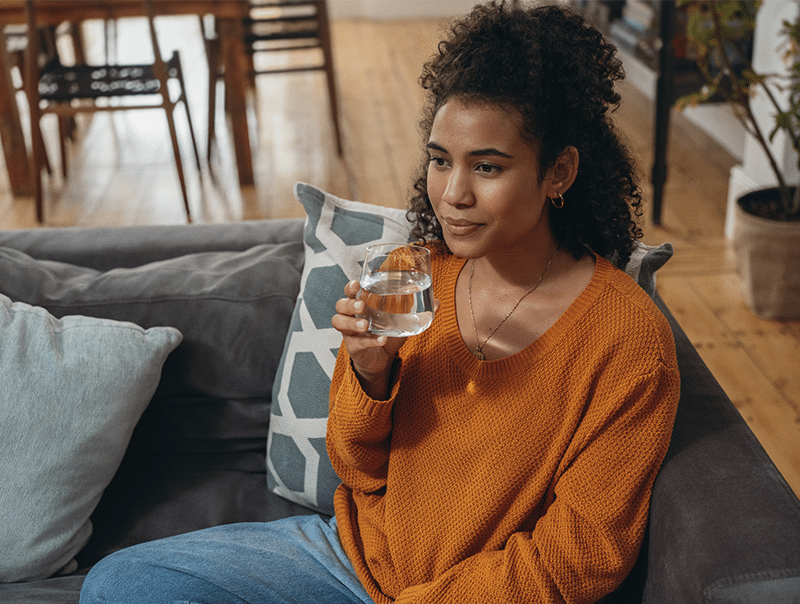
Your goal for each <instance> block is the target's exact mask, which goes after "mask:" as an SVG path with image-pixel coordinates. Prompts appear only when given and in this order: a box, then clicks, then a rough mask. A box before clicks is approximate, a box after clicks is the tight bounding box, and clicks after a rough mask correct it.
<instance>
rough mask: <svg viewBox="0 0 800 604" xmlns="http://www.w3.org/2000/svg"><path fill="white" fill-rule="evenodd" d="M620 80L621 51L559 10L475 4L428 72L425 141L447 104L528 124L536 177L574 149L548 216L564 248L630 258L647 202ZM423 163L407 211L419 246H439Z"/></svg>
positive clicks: (499, 2)
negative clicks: (624, 137)
mask: <svg viewBox="0 0 800 604" xmlns="http://www.w3.org/2000/svg"><path fill="white" fill-rule="evenodd" d="M623 77H624V72H623V69H622V64H621V62H620V61H619V59H618V58H617V57H616V48H615V47H614V46H613V45H612V44H610V43H608V42H607V41H606V40H605V39H604V38H603V36H602V34H600V32H599V31H597V30H596V29H595V28H594V27H592V26H590V25H589V24H588V23H587V22H586V21H585V20H584V19H583V18H582V17H580V16H579V15H576V14H574V13H572V12H569V11H567V10H565V9H562V8H560V7H557V6H537V7H534V8H512V7H510V6H508V5H507V3H506V2H505V0H491V1H489V2H487V3H485V4H481V5H478V6H476V7H475V8H474V9H473V10H472V12H471V13H469V14H468V15H467V16H465V17H464V18H462V19H459V20H458V21H456V22H455V23H454V24H453V25H452V27H451V30H450V34H449V37H447V39H445V40H443V41H442V42H440V43H439V47H438V53H437V54H436V55H434V56H433V57H432V58H431V59H430V60H429V61H428V62H427V63H426V64H425V66H424V68H423V71H422V75H421V76H420V84H421V85H422V87H423V89H425V90H426V91H427V101H426V107H425V111H424V114H423V120H422V122H421V129H422V135H423V137H424V139H425V140H424V142H425V143H427V140H428V138H429V136H430V132H431V127H432V125H433V120H434V117H435V115H436V112H437V111H438V110H439V109H440V108H441V107H442V106H443V105H444V104H445V103H446V102H447V101H449V100H450V99H453V98H458V99H459V100H462V101H464V102H467V103H471V102H479V103H489V104H493V105H498V106H502V107H504V108H508V109H511V110H513V111H516V112H517V113H518V114H519V115H520V116H521V117H522V124H523V136H525V138H526V139H527V140H528V141H529V142H530V143H532V144H537V145H538V148H539V164H540V166H539V168H540V169H539V177H540V179H541V178H544V175H545V174H546V172H547V169H548V168H550V167H552V166H553V165H554V164H555V162H556V160H557V158H558V157H559V156H560V155H561V154H562V153H563V152H564V151H565V150H566V148H567V147H569V146H573V147H575V148H576V149H577V150H578V154H579V158H580V163H579V168H578V175H577V177H576V179H575V182H574V183H573V185H572V186H571V187H570V188H569V190H568V191H566V192H565V193H564V206H563V208H561V209H552V211H551V212H550V226H551V228H552V231H553V234H554V236H555V238H556V241H557V242H558V243H559V245H560V246H561V247H563V248H565V249H567V250H569V251H570V252H572V254H573V255H574V256H575V257H576V258H580V257H581V256H582V255H583V254H584V253H585V252H586V251H587V249H588V250H591V251H594V252H596V253H597V254H599V255H601V256H605V257H611V256H613V257H614V259H615V262H616V263H617V264H618V265H619V266H624V265H625V264H626V263H627V261H628V259H629V258H630V254H631V251H632V249H633V246H634V243H635V241H636V239H639V238H641V236H642V232H641V229H640V228H639V227H638V225H637V218H638V217H640V216H641V214H642V211H641V205H642V196H641V191H640V189H639V185H638V179H637V177H636V174H635V170H634V166H633V161H632V159H631V156H630V154H629V152H628V150H627V149H626V147H625V145H624V144H623V142H622V141H621V139H620V136H619V135H618V133H617V131H616V128H615V126H614V124H613V122H612V120H611V117H610V112H613V111H614V110H616V109H617V108H618V107H619V101H620V96H619V94H618V93H617V92H616V91H615V90H614V83H615V82H616V81H617V80H621V79H622V78H623ZM427 163H428V162H427V159H426V160H425V162H424V163H423V165H422V166H421V168H420V170H419V173H418V175H417V179H416V181H415V183H414V186H413V193H412V198H411V200H410V207H409V210H408V215H409V218H410V219H411V221H412V222H414V223H415V225H416V226H415V229H414V235H415V236H416V237H419V238H421V239H428V240H431V239H443V235H442V229H441V225H439V223H438V222H437V220H436V216H435V215H434V212H433V207H432V205H431V201H430V198H429V197H428V193H427Z"/></svg>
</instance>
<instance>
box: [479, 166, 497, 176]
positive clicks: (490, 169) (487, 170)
mask: <svg viewBox="0 0 800 604" xmlns="http://www.w3.org/2000/svg"><path fill="white" fill-rule="evenodd" d="M475 169H476V170H477V171H478V172H481V173H482V174H496V173H497V172H499V171H500V166H494V165H492V164H478V166H477V167H476V168H475Z"/></svg>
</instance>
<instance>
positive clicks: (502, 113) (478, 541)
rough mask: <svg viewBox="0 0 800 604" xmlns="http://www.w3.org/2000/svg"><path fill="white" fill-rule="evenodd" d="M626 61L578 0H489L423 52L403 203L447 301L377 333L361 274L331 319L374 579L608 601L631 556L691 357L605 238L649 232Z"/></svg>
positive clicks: (412, 586) (338, 422) (454, 591)
mask: <svg viewBox="0 0 800 604" xmlns="http://www.w3.org/2000/svg"><path fill="white" fill-rule="evenodd" d="M621 77H622V69H621V65H620V63H619V61H618V60H617V59H616V58H615V57H614V49H613V47H611V46H610V45H608V44H607V43H606V42H605V41H604V40H603V39H602V37H601V35H600V34H599V33H598V32H597V31H596V30H594V29H592V28H590V27H588V26H587V25H586V24H585V23H584V22H583V21H582V20H581V19H580V18H578V17H576V16H571V15H569V14H567V13H565V12H564V11H562V10H561V9H558V8H555V7H543V8H536V9H531V10H527V11H521V10H510V9H508V8H507V7H506V6H505V5H504V4H502V3H496V2H492V3H489V4H487V5H484V6H480V7H476V9H475V10H474V11H473V12H472V13H471V15H469V16H468V17H467V18H466V19H464V20H463V21H461V22H459V23H457V24H456V25H455V27H454V28H453V31H452V34H451V36H450V38H449V39H448V40H446V41H445V42H442V43H441V44H440V45H439V54H438V55H437V56H436V57H434V58H433V59H432V60H431V61H430V62H429V63H428V64H427V65H426V66H425V70H424V72H423V75H422V78H421V81H422V85H423V87H424V88H425V89H426V90H427V91H428V113H427V118H426V120H425V121H424V122H423V127H424V132H425V134H426V148H427V154H428V157H427V160H426V167H425V169H424V171H423V173H422V175H421V176H420V178H419V179H418V181H417V183H416V196H415V197H414V199H413V203H412V209H411V215H412V217H414V218H415V219H416V223H417V229H416V234H417V235H418V236H420V237H424V238H426V239H427V240H428V243H427V245H428V246H429V247H430V249H431V252H432V262H433V281H434V293H435V296H436V298H437V299H438V300H439V301H440V303H441V306H440V308H439V310H438V312H437V316H436V319H435V321H434V323H433V326H432V327H431V328H430V329H429V330H428V331H427V332H425V333H423V334H421V335H419V336H416V337H413V338H409V339H408V340H402V339H392V338H387V337H385V336H380V337H378V336H373V335H371V334H369V333H368V332H367V331H366V328H367V326H366V322H365V321H363V320H362V319H359V318H358V316H357V315H358V313H360V312H362V311H363V308H364V307H363V302H361V301H360V300H358V299H357V294H358V290H359V288H358V284H357V283H355V282H353V283H350V284H349V285H348V286H347V288H346V290H345V293H346V294H347V297H346V298H344V299H342V300H341V301H340V302H339V303H338V304H337V312H338V315H337V316H335V317H334V319H333V325H334V327H336V328H337V329H338V330H340V331H341V332H342V334H343V336H344V344H345V345H344V346H343V347H342V349H341V351H340V355H339V359H338V364H337V368H336V372H335V374H334V379H333V384H332V388H331V397H332V399H331V409H330V419H329V422H328V451H329V455H330V457H331V461H332V462H333V465H334V468H335V469H336V471H337V473H338V474H339V475H340V476H341V477H342V479H343V481H344V484H343V486H342V487H340V489H339V491H337V493H336V498H335V508H336V516H337V519H338V532H339V537H340V539H341V542H342V545H343V547H344V550H345V551H346V552H347V555H348V558H349V559H350V560H351V561H352V563H353V565H354V567H355V569H356V571H357V574H358V576H359V578H360V580H361V582H362V584H363V585H364V586H365V587H366V589H367V591H368V593H369V594H370V596H371V597H372V598H373V599H374V600H375V601H376V602H389V601H391V600H392V599H394V600H395V601H396V602H521V603H522V602H563V601H566V602H594V601H596V600H598V599H600V598H601V597H602V596H603V595H605V594H607V593H609V592H611V591H612V590H613V589H615V588H616V587H617V586H618V585H619V584H620V582H621V581H622V580H623V578H624V577H625V576H626V574H627V573H628V572H629V571H630V569H631V567H632V565H633V563H634V561H635V559H636V557H637V554H638V549H639V546H640V543H641V540H642V536H643V532H644V529H645V524H646V521H647V510H648V502H649V496H650V490H651V487H652V483H653V480H654V479H655V476H656V473H657V471H658V468H659V465H660V463H661V461H662V459H663V456H664V454H665V452H666V449H667V446H668V443H669V438H670V434H671V428H672V422H673V419H674V413H675V409H676V404H677V399H678V385H679V378H678V370H677V366H676V361H675V352H674V344H673V341H672V336H671V332H670V330H669V328H668V326H667V324H666V321H665V320H664V318H663V316H661V315H660V313H659V312H658V311H657V310H656V309H655V307H654V305H653V304H652V302H651V301H650V299H649V298H648V297H647V296H646V295H645V294H644V292H643V291H642V290H641V289H640V288H639V287H637V286H636V285H635V284H634V283H633V281H632V280H631V279H629V278H628V277H627V276H626V275H625V274H624V273H622V272H621V271H619V270H617V269H616V268H614V267H613V266H612V265H611V263H609V262H608V261H607V260H605V259H604V257H606V256H614V257H615V258H616V259H617V260H618V262H619V264H620V265H624V264H625V263H626V262H627V260H628V258H629V257H630V253H631V249H632V246H633V245H634V241H635V239H636V238H637V237H639V236H640V232H639V230H638V228H637V227H636V225H635V223H634V221H633V218H634V217H635V214H636V212H637V210H638V208H639V205H640V194H639V191H638V188H637V186H636V182H635V178H634V173H633V168H632V166H631V162H630V161H629V160H628V156H627V154H626V151H625V149H624V147H623V146H622V144H621V143H620V141H619V138H618V136H617V134H616V133H615V130H614V128H613V126H612V123H611V120H610V118H609V115H608V112H609V110H610V109H611V108H614V107H615V106H616V104H617V103H618V101H619V96H618V95H617V94H616V93H615V92H614V90H613V83H614V81H615V80H618V79H620V78H621Z"/></svg>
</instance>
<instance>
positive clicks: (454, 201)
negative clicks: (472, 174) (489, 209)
mask: <svg viewBox="0 0 800 604" xmlns="http://www.w3.org/2000/svg"><path fill="white" fill-rule="evenodd" d="M442 201H443V202H445V203H446V204H448V205H451V206H464V205H472V203H473V202H474V198H473V196H472V192H471V190H470V188H469V178H468V177H467V176H466V175H465V174H464V172H463V170H461V169H459V168H453V169H452V170H451V171H450V173H449V174H448V176H447V183H446V185H445V188H444V193H443V195H442Z"/></svg>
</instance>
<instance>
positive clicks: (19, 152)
mask: <svg viewBox="0 0 800 604" xmlns="http://www.w3.org/2000/svg"><path fill="white" fill-rule="evenodd" d="M16 92H17V91H16V89H15V88H14V83H13V82H12V81H11V62H10V59H9V57H8V52H7V49H6V36H5V34H4V33H3V32H2V24H1V23H0V140H1V141H2V145H3V153H4V154H5V160H6V169H7V170H8V180H9V183H10V184H11V192H12V193H13V194H14V195H15V196H19V197H23V196H28V195H31V194H32V191H31V177H30V165H29V163H28V150H27V148H26V147H25V135H24V133H23V131H22V122H21V121H20V117H19V107H17V98H16Z"/></svg>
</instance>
